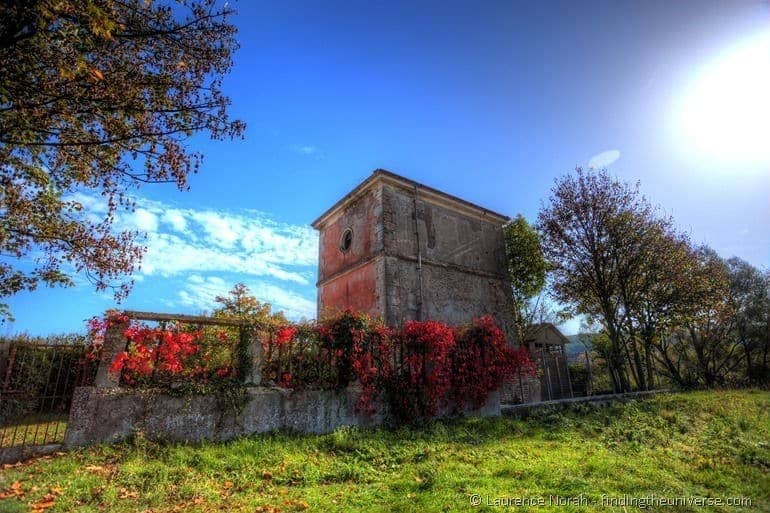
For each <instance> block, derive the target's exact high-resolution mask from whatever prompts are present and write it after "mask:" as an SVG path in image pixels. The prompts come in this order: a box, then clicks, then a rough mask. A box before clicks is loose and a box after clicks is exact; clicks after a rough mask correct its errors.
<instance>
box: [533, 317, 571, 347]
mask: <svg viewBox="0 0 770 513" xmlns="http://www.w3.org/2000/svg"><path fill="white" fill-rule="evenodd" d="M545 331H552V332H553V333H554V334H555V335H556V338H557V339H558V342H550V341H547V340H538V338H539V337H540V336H541V335H542V334H543V333H544V332H545ZM527 342H542V343H545V344H548V345H565V344H569V339H568V338H567V337H565V336H564V334H563V333H562V332H561V331H559V328H557V327H556V326H554V325H553V324H551V323H550V322H541V323H540V324H535V325H534V329H533V330H532V335H531V336H530V338H528V339H527Z"/></svg>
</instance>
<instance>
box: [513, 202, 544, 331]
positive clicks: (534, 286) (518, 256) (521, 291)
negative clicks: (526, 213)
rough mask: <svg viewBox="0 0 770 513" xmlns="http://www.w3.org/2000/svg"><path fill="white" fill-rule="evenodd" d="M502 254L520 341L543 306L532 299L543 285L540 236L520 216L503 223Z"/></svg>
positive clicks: (529, 329)
mask: <svg viewBox="0 0 770 513" xmlns="http://www.w3.org/2000/svg"><path fill="white" fill-rule="evenodd" d="M504 234H505V254H506V257H507V263H508V274H509V275H510V279H511V292H512V295H513V306H514V312H513V313H514V323H515V327H516V338H517V339H518V340H519V342H520V343H523V342H525V341H526V339H527V338H528V336H529V335H530V334H531V333H530V331H531V327H532V324H533V323H534V322H535V320H536V319H535V318H536V317H537V315H538V313H540V312H542V311H543V307H544V306H545V305H543V304H541V303H537V304H535V303H534V302H533V298H535V297H536V296H537V295H538V294H539V293H540V292H541V291H542V290H543V287H544V286H545V281H546V272H547V271H548V262H546V260H545V257H544V255H543V250H542V248H541V247H540V235H539V234H538V232H537V230H535V228H533V227H532V226H531V225H530V224H529V223H528V222H527V220H526V219H524V217H523V216H522V215H518V216H516V218H515V219H513V220H512V221H511V222H510V223H508V224H507V225H505V228H504Z"/></svg>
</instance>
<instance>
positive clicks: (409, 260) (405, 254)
mask: <svg viewBox="0 0 770 513" xmlns="http://www.w3.org/2000/svg"><path fill="white" fill-rule="evenodd" d="M414 194H415V192H414V191H410V190H406V189H402V188H398V187H394V186H391V185H384V186H383V188H382V202H383V207H382V219H383V227H384V229H383V246H384V248H385V252H386V254H387V257H386V259H385V284H384V286H385V292H384V294H385V317H386V322H388V324H391V325H399V324H401V323H402V322H403V321H404V320H408V319H416V318H417V310H418V303H419V295H420V287H419V277H418V271H417V263H418V262H417V258H418V246H417V237H416V236H415V225H414V223H415V221H414V217H413V214H414V212H415V196H414ZM416 207H417V208H416V212H417V230H418V232H419V242H420V246H419V249H420V256H421V261H422V318H423V319H435V320H440V321H443V322H446V323H448V324H450V325H460V324H463V323H466V322H468V321H470V320H471V319H473V318H474V317H478V316H480V315H486V314H491V315H493V316H494V317H495V319H496V320H497V322H498V323H499V324H500V325H501V327H502V328H503V330H504V331H505V332H506V335H507V336H508V337H509V339H510V340H512V337H513V333H514V330H513V317H512V314H511V312H512V311H513V305H512V303H511V295H510V281H509V279H508V276H507V267H506V263H505V243H504V239H503V230H502V224H501V223H499V222H497V221H493V220H489V221H486V220H484V219H480V218H478V217H474V216H470V215H466V214H464V213H461V212H458V211H457V210H453V209H451V208H448V207H444V206H441V205H437V204H434V203H432V202H429V201H427V200H425V199H423V198H421V196H420V193H419V190H418V191H417V201H416Z"/></svg>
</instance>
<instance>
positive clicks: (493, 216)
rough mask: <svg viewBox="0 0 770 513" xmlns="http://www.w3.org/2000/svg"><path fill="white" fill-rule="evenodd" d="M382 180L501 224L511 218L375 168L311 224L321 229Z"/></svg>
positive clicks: (424, 197)
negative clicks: (347, 205)
mask: <svg viewBox="0 0 770 513" xmlns="http://www.w3.org/2000/svg"><path fill="white" fill-rule="evenodd" d="M381 182H385V183H389V184H391V185H396V186H400V187H402V188H408V189H417V190H418V191H419V193H420V194H421V195H422V196H423V199H426V200H429V201H430V200H431V199H433V200H434V202H438V203H441V204H445V205H446V204H448V205H449V206H451V207H453V208H455V209H457V210H462V211H466V212H467V213H470V214H473V215H475V216H476V217H482V218H485V219H489V220H490V221H494V222H499V223H500V224H505V223H507V222H508V221H510V220H511V218H510V217H508V216H506V215H503V214H499V213H497V212H494V211H492V210H489V209H487V208H484V207H482V206H479V205H476V204H475V203H471V202H470V201H466V200H464V199H462V198H458V197H457V196H452V195H451V194H447V193H445V192H442V191H439V190H438V189H434V188H433V187H429V186H427V185H423V184H421V183H419V182H415V181H414V180H410V179H409V178H406V177H404V176H401V175H398V174H396V173H393V172H391V171H388V170H386V169H375V170H374V171H373V172H372V174H371V175H370V176H369V177H368V178H367V179H366V180H364V181H363V182H361V183H360V184H358V186H356V188H355V189H353V190H352V191H350V192H349V193H347V194H346V195H345V196H343V197H342V198H341V199H340V200H339V201H337V203H335V204H334V205H332V206H331V208H329V209H328V210H327V211H326V212H324V213H323V214H321V215H320V216H319V217H318V219H316V220H315V221H313V223H312V225H311V226H312V227H313V228H315V229H316V230H317V229H319V228H320V227H321V226H322V225H323V224H324V223H325V222H326V220H328V219H329V218H330V217H331V216H333V215H334V214H335V213H337V212H338V211H339V210H340V209H342V207H343V206H344V205H346V204H347V203H349V202H351V201H353V200H355V199H356V198H358V197H359V196H360V195H361V194H363V193H365V192H366V191H367V190H369V188H371V187H372V186H374V185H375V184H378V183H381Z"/></svg>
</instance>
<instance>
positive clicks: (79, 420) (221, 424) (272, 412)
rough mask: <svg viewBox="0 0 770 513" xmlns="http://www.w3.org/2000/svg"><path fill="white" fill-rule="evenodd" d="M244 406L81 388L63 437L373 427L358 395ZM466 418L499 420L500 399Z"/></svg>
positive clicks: (222, 435) (90, 440)
mask: <svg viewBox="0 0 770 513" xmlns="http://www.w3.org/2000/svg"><path fill="white" fill-rule="evenodd" d="M246 393H247V395H248V397H247V400H246V404H245V405H244V406H243V408H242V409H240V410H239V411H234V408H233V407H232V406H228V405H227V404H226V403H225V402H224V401H223V400H222V399H220V398H218V397H216V396H213V395H185V396H172V395H167V394H162V393H159V392H157V391H151V390H143V391H142V390H129V389H120V388H112V389H110V388H96V387H80V388H78V389H77V390H76V391H75V395H74V398H73V402H72V409H71V410H70V419H69V424H68V426H67V433H66V436H65V441H64V443H65V445H66V446H68V447H75V446H83V445H91V444H96V443H111V442H118V441H121V440H125V439H126V438H129V437H130V436H132V435H133V434H135V433H136V432H142V433H143V435H144V436H145V437H147V438H148V439H150V440H157V441H172V442H199V441H202V440H215V441H223V440H228V439H231V438H234V437H237V436H243V435H250V434H254V433H264V432H268V431H274V430H279V429H284V430H293V431H299V432H302V433H329V432H331V431H334V430H335V429H337V428H339V427H342V426H373V425H377V424H380V423H381V422H382V420H383V416H382V415H375V416H374V417H372V418H369V417H367V416H365V415H361V414H359V413H357V412H356V409H355V405H356V401H357V400H358V397H359V394H360V392H359V391H358V390H356V389H353V388H348V389H346V390H344V391H342V392H332V391H319V390H316V391H306V392H296V393H289V392H288V391H286V390H284V389H279V388H267V387H249V388H248V389H247V392H246ZM468 414H469V415H476V416H493V415H500V395H499V393H497V392H495V393H493V394H491V395H490V398H489V401H488V402H487V404H486V405H485V406H484V407H482V408H480V409H479V410H476V411H472V412H468Z"/></svg>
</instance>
